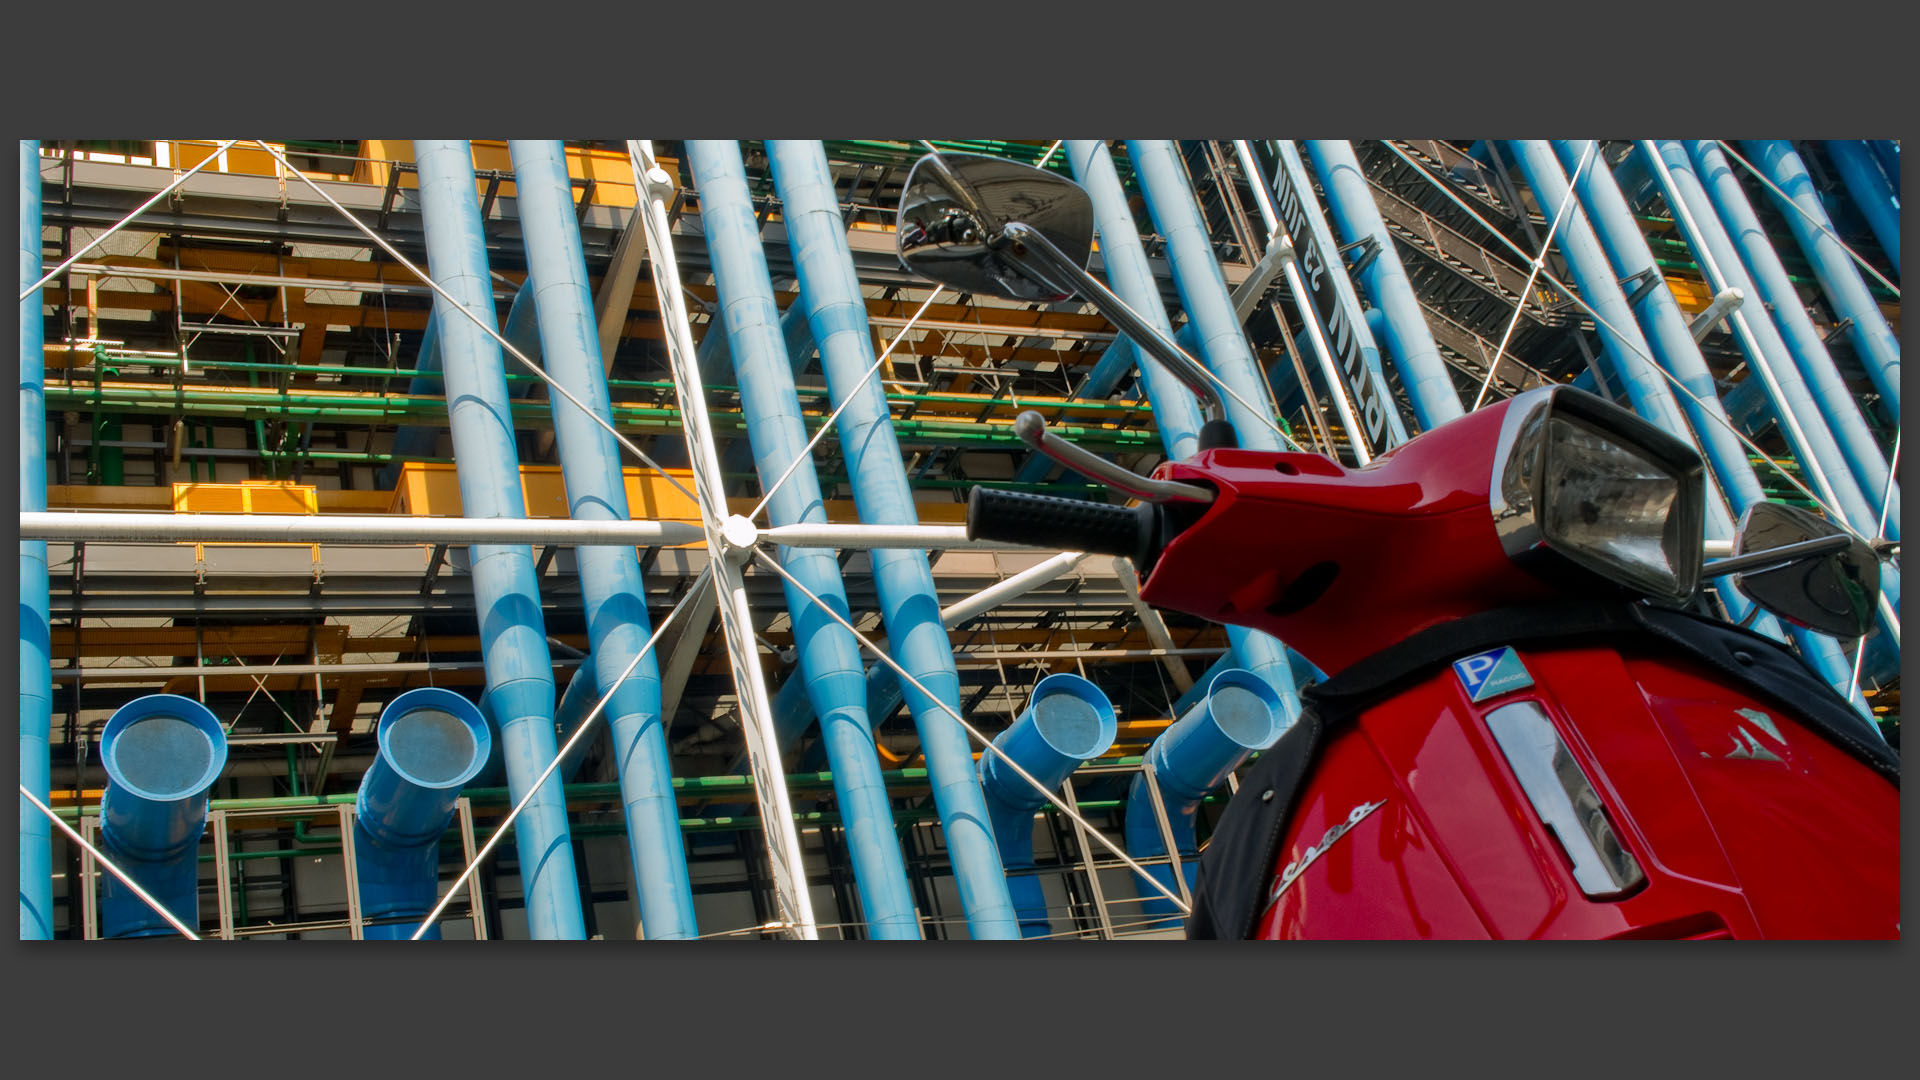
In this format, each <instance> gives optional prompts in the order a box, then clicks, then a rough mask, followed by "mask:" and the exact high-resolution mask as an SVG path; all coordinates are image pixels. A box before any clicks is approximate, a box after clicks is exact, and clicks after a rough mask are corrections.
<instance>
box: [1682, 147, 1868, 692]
mask: <svg viewBox="0 0 1920 1080" xmlns="http://www.w3.org/2000/svg"><path fill="white" fill-rule="evenodd" d="M1654 146H1655V150H1656V152H1657V153H1658V154H1659V155H1660V161H1661V164H1663V165H1665V166H1666V167H1667V174H1668V175H1669V176H1671V177H1672V179H1673V185H1672V190H1667V191H1666V192H1665V194H1666V197H1667V200H1668V201H1669V202H1670V203H1673V204H1676V205H1685V206H1686V208H1687V210H1688V212H1689V213H1690V214H1691V215H1692V218H1693V221H1694V224H1695V225H1696V226H1697V228H1698V230H1699V232H1698V235H1689V236H1688V237H1687V242H1688V244H1690V245H1692V246H1693V247H1694V249H1695V250H1696V251H1698V250H1705V251H1706V252H1707V253H1708V254H1710V255H1711V256H1712V258H1713V261H1714V263H1715V264H1716V265H1717V266H1718V267H1719V268H1720V272H1721V274H1722V276H1724V277H1725V278H1726V284H1728V285H1730V286H1732V287H1733V288H1736V289H1739V290H1740V291H1741V292H1743V293H1745V294H1746V295H1747V296H1750V297H1753V296H1758V295H1760V292H1759V289H1757V288H1756V287H1755V285H1754V283H1753V279H1752V278H1751V277H1749V276H1748V274H1747V271H1746V268H1745V267H1744V266H1743V265H1742V263H1741V260H1740V256H1739V254H1738V252H1736V251H1735V250H1734V247H1733V242H1732V241H1731V240H1730V239H1729V238H1728V237H1727V233H1726V228H1725V226H1724V225H1723V224H1722V223H1721V221H1720V218H1719V215H1718V214H1717V213H1716V212H1715V210H1714V207H1713V204H1712V202H1710V201H1709V200H1708V197H1707V193H1706V191H1705V190H1704V189H1703V188H1702V187H1701V184H1700V180H1699V178H1698V177H1697V176H1696V175H1695V174H1694V169H1693V162H1692V161H1691V159H1690V158H1689V157H1688V156H1687V151H1686V147H1685V145H1683V144H1682V143H1680V142H1679V141H1678V140H1674V139H1665V140H1658V141H1656V142H1655V144H1654ZM1656 172H1657V170H1656ZM1675 216H1676V217H1678V215H1677V214H1676V215H1675ZM1743 314H1745V313H1744V312H1743ZM1762 314H1764V312H1756V313H1753V314H1752V315H1749V316H1748V317H1747V318H1746V323H1747V326H1748V328H1749V329H1751V330H1752V331H1753V339H1754V343H1755V345H1756V346H1757V347H1758V348H1759V350H1760V354H1761V355H1760V356H1759V357H1758V358H1757V360H1758V361H1759V362H1762V363H1765V364H1766V366H1767V369H1768V370H1769V371H1770V372H1772V374H1773V377H1774V381H1775V382H1776V383H1778V384H1779V388H1780V395H1781V397H1782V398H1784V399H1785V400H1779V401H1775V402H1774V403H1773V406H1774V410H1775V412H1776V413H1780V412H1784V411H1790V412H1791V413H1792V414H1793V415H1794V416H1795V417H1798V418H1800V424H1799V429H1800V432H1801V434H1802V435H1803V436H1804V438H1795V437H1794V436H1793V433H1792V431H1791V430H1789V429H1786V428H1785V426H1784V425H1783V430H1782V434H1783V435H1785V436H1787V438H1788V444H1789V445H1790V446H1792V448H1793V453H1794V456H1795V457H1796V458H1798V459H1799V460H1800V461H1801V462H1803V463H1808V462H1811V463H1813V464H1814V465H1816V466H1817V467H1818V468H1819V469H1820V471H1821V472H1822V473H1823V474H1824V475H1825V476H1826V478H1827V481H1828V483H1829V484H1830V485H1831V486H1832V488H1833V491H1834V495H1835V497H1836V498H1837V500H1838V502H1839V505H1838V506H1837V507H1836V509H1837V510H1838V511H1839V512H1840V513H1841V514H1842V515H1844V516H1845V517H1846V519H1847V521H1848V522H1849V523H1851V524H1853V526H1854V527H1855V528H1856V529H1859V530H1861V531H1862V532H1866V533H1870V532H1871V530H1872V529H1873V526H1874V523H1875V521H1876V520H1877V518H1878V513H1879V507H1878V505H1877V504H1874V503H1870V502H1869V500H1868V499H1867V498H1866V497H1865V496H1864V495H1863V494H1862V493H1861V491H1860V488H1859V485H1858V484H1857V483H1856V482H1855V481H1854V479H1853V474H1852V473H1851V471H1849V470H1848V468H1847V464H1846V459H1845V457H1844V456H1843V455H1842V454H1841V453H1840V448H1839V446H1838V444H1837V443H1836V441H1835V439H1834V437H1833V433H1832V432H1830V431H1829V430H1828V429H1827V426H1826V425H1825V424H1824V423H1819V422H1818V420H1819V418H1820V410H1819V407H1818V406H1817V405H1816V404H1815V403H1814V401H1813V398H1812V394H1811V393H1810V392H1809V390H1808V389H1807V384H1806V382H1805V380H1804V379H1802V378H1801V376H1800V370H1799V367H1798V366H1797V365H1796V364H1795V363H1794V362H1793V358H1792V355H1791V354H1790V353H1789V352H1788V351H1787V347H1786V343H1785V342H1784V341H1782V340H1781V338H1780V333H1779V331H1778V329H1776V328H1775V326H1774V321H1773V319H1772V318H1770V317H1769V318H1762V317H1760V316H1761V315H1762ZM1767 393H1768V396H1769V397H1771V396H1772V394H1773V391H1772V390H1771V389H1769V390H1768V391H1767ZM1809 486H1810V487H1811V486H1812V485H1809ZM1816 490H1817V489H1816ZM1880 591H1881V593H1882V594H1883V595H1884V596H1886V598H1887V600H1888V601H1889V602H1890V603H1891V604H1892V605H1893V609H1894V610H1895V611H1898V610H1899V609H1900V575H1899V572H1898V571H1897V570H1895V569H1894V568H1893V567H1892V566H1891V565H1886V566H1883V567H1882V568H1881V573H1880ZM1882 623H1883V625H1884V620H1882ZM1898 665H1899V656H1898V650H1897V649H1894V648H1891V647H1889V646H1888V644H1887V642H1886V638H1885V635H1882V636H1881V637H1880V638H1879V639H1869V640H1868V642H1867V657H1866V661H1865V663H1864V664H1863V665H1862V673H1863V676H1868V677H1874V678H1878V679H1886V678H1889V677H1891V675H1892V673H1893V672H1894V671H1896V670H1897V669H1898ZM1854 706H1855V708H1861V707H1863V703H1862V702H1860V701H1858V700H1856V701H1855V703H1854Z"/></svg>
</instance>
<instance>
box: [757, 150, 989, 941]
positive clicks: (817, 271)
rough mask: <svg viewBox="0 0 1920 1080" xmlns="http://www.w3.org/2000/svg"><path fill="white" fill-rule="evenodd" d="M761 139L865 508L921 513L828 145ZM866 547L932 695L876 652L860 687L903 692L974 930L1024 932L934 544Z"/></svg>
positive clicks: (886, 697)
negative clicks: (998, 843) (969, 721)
mask: <svg viewBox="0 0 1920 1080" xmlns="http://www.w3.org/2000/svg"><path fill="white" fill-rule="evenodd" d="M765 149H766V152H767V157H768V162H769V165H770V167H771V171H772V173H773V181H774V188H775V191H776V192H778V194H779V196H780V200H781V205H782V207H783V211H784V214H785V221H786V227H787V241H788V244H789V245H790V246H791V248H792V253H793V261H794V266H795V269H796V272H797V274H798V277H799V279H800V299H799V301H798V302H797V303H796V304H795V305H794V306H795V307H801V308H804V310H805V312H806V316H807V319H808V324H809V327H810V329H811V336H812V339H813V341H814V343H815V345H816V346H817V347H818V348H819V350H820V368H821V371H822V372H823V373H824V374H825V376H826V380H827V389H828V393H829V396H830V399H831V401H832V404H833V406H834V408H836V409H843V410H844V411H842V412H841V413H840V419H839V421H838V430H837V431H836V435H837V437H838V438H839V440H840V448H841V456H842V458H843V459H844V460H845V461H846V464H847V477H848V481H849V484H850V486H851V487H852V489H853V499H854V505H855V506H856V507H857V508H858V510H859V514H860V520H861V521H863V522H866V523H868V524H875V525H911V524H918V522H919V520H920V518H919V511H918V509H917V508H916V505H915V502H914V497H913V490H912V488H911V487H910V486H909V485H908V483H907V477H906V473H905V472H904V471H903V470H902V469H901V467H900V461H901V454H900V445H899V441H898V439H897V438H896V436H895V434H894V430H893V420H892V416H891V414H890V413H889V412H888V409H887V402H886V395H885V393H884V392H883V389H882V387H881V385H880V383H879V380H878V379H877V378H874V379H868V380H866V382H865V384H864V385H861V380H862V378H863V377H864V376H865V375H866V373H867V371H868V370H869V369H870V368H872V367H873V365H874V362H875V357H874V353H873V344H872V341H873V339H872V336H871V334H870V332H869V329H868V324H867V308H866V302H865V299H864V296H863V294H862V292H861V290H860V283H859V279H858V277H857V276H856V275H855V273H854V269H853V255H852V252H851V250H850V249H849V248H848V245H847V236H846V225H845V222H844V221H843V219H842V218H841V216H840V207H839V202H838V198H837V197H836V195H835V192H834V179H833V174H832V172H831V171H830V170H829V169H828V167H827V157H826V151H825V149H824V148H823V147H822V146H821V144H820V143H819V142H816V141H788V140H777V139H776V140H769V141H768V142H767V143H766V144H765ZM868 558H869V561H870V562H871V564H872V572H873V581H874V590H875V592H876V593H877V594H878V599H879V602H880V614H881V619H882V621H883V624H884V625H885V626H886V629H887V649H888V651H889V653H890V654H891V656H892V658H893V660H894V662H895V663H897V664H899V665H900V666H901V667H902V668H904V669H905V670H906V671H907V672H908V673H909V674H910V675H912V676H913V678H914V679H916V680H918V681H919V682H920V683H921V684H922V685H923V686H925V687H927V688H928V689H929V690H931V691H932V692H933V695H934V697H933V698H929V697H928V696H926V695H923V694H921V693H920V692H919V691H917V690H911V689H906V690H905V691H904V693H903V688H902V687H901V685H900V680H899V679H898V677H897V676H896V675H895V674H894V672H893V670H892V669H891V668H888V667H886V666H884V665H881V664H875V665H874V666H873V668H872V670H870V671H869V672H868V673H867V677H866V680H865V683H864V686H863V688H862V694H863V696H862V698H861V699H860V700H861V701H862V703H863V705H864V706H865V708H864V711H865V714H866V716H867V718H868V720H869V722H870V723H872V724H876V725H877V724H878V723H879V721H881V720H883V719H884V718H885V717H886V716H887V715H889V714H890V713H892V711H893V710H894V708H895V707H896V705H897V703H898V702H899V701H900V700H901V698H902V697H904V699H905V701H906V704H907V707H908V710H909V711H910V712H911V713H912V715H913V721H914V726H915V728H916V730H917V731H918V733H919V736H920V749H921V752H922V753H923V754H924V755H925V757H926V762H927V773H928V779H929V781H930V782H931V784H932V786H933V792H934V802H935V806H936V808H937V810H938V812H939V815H940V821H941V828H942V830H943V832H944V834H945V838H946V842H947V847H948V851H949V853H950V855H951V858H952V862H953V867H954V877H955V878H956V880H957V882H958V884H959V886H960V892H961V900H962V904H963V906H964V908H965V910H966V912H967V919H968V926H969V932H970V933H971V934H972V935H973V936H974V937H1015V936H1018V935H1019V930H1018V927H1017V919H1016V918H1015V916H1014V913H1013V904H1012V901H1011V899H1010V898H1009V896H1008V892H1007V881H1006V877H1005V874H1004V868H1003V867H1002V865H1001V862H1000V858H999V854H998V851H997V849H996V848H995V846H994V842H993V837H992V833H991V830H990V828H983V827H982V826H983V824H984V822H985V814H986V806H987V804H986V801H985V796H984V795H983V794H982V792H981V789H980V784H979V780H978V778H977V776H976V774H975V771H974V765H973V755H972V746H971V744H970V743H969V742H968V738H967V734H966V732H965V731H964V730H963V729H962V728H961V727H960V725H959V723H958V722H956V721H955V720H954V719H953V716H950V715H948V713H947V712H946V710H947V709H951V710H953V713H954V714H955V715H957V714H958V713H959V711H960V676H959V672H958V671H957V670H956V669H955V667H954V663H953V649H952V645H951V643H950V641H949V638H948V636H947V629H946V626H945V625H944V624H943V623H942V622H941V619H940V601H939V594H938V592H937V591H936V589H935V586H934V581H933V572H932V569H931V568H930V567H929V565H928V561H927V555H926V552H924V551H909V550H900V549H891V550H889V549H875V550H873V551H870V552H868ZM935 699H937V701H936V700H935ZM942 706H944V708H943V707H942ZM876 709H877V710H879V711H876Z"/></svg>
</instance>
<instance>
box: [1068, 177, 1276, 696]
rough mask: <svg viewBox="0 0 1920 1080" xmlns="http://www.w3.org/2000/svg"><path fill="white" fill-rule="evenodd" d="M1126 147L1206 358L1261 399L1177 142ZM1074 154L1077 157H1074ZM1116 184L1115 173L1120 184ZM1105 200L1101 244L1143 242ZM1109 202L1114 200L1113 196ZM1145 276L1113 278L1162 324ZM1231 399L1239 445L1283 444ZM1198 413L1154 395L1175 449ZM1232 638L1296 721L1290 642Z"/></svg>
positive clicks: (1234, 632)
mask: <svg viewBox="0 0 1920 1080" xmlns="http://www.w3.org/2000/svg"><path fill="white" fill-rule="evenodd" d="M1127 154H1128V156H1129V157H1131V158H1132V159H1133V164H1134V168H1135V170H1136V171H1137V173H1138V176H1139V180H1140V190H1141V192H1142V193H1143V194H1145V196H1146V199H1147V212H1148V213H1149V214H1150V215H1151V216H1152V218H1153V225H1154V228H1155V229H1156V230H1157V231H1158V232H1159V233H1160V235H1161V236H1164V237H1166V241H1167V257H1168V259H1169V261H1170V262H1171V263H1172V266H1173V280H1174V285H1175V286H1176V287H1177V288H1178V290H1179V293H1180V305H1181V306H1182V307H1183V308H1185V309H1186V311H1187V318H1188V319H1189V320H1190V322H1191V324H1192V325H1193V326H1194V328H1195V330H1194V333H1195V336H1196V337H1197V338H1198V339H1199V341H1200V346H1201V357H1200V358H1201V360H1202V361H1203V362H1205V364H1206V365H1207V367H1208V368H1210V369H1211V370H1212V371H1213V373H1214V374H1215V375H1217V376H1219V377H1220V379H1221V380H1222V381H1224V382H1225V383H1226V384H1227V385H1229V386H1231V387H1233V389H1234V391H1235V392H1236V393H1238V394H1239V395H1240V396H1241V397H1242V398H1244V399H1246V401H1247V402H1248V403H1249V404H1253V405H1258V404H1259V403H1260V402H1262V401H1264V400H1266V393H1265V391H1264V389H1263V388H1262V387H1261V386H1260V373H1259V370H1258V369H1257V367H1256V366H1255V363H1254V358H1253V350H1252V348H1251V347H1250V346H1248V344H1247V338H1246V334H1245V333H1244V331H1242V329H1241V327H1240V318H1239V316H1238V315H1237V314H1235V313H1234V310H1233V301H1232V299H1231V297H1230V296H1229V294H1228V292H1227V282H1226V278H1225V277H1223V276H1222V275H1221V273H1220V264H1219V262H1217V261H1216V260H1215V259H1214V256H1213V248H1212V245H1211V244H1210V243H1209V242H1208V240H1207V230H1206V223H1205V222H1204V221H1202V220H1201V219H1200V209H1199V206H1198V204H1196V203H1195V202H1194V198H1193V190H1192V188H1190V187H1189V186H1188V185H1187V179H1186V174H1185V172H1184V171H1183V170H1182V168H1181V165H1180V157H1179V154H1178V153H1177V152H1176V151H1175V150H1174V148H1173V144H1172V143H1169V142H1166V141H1164V140H1157V141H1147V142H1138V141H1134V142H1128V143H1127ZM1068 160H1069V162H1070V163H1071V161H1072V160H1073V159H1071V158H1069V159H1068ZM1095 183H1096V185H1099V184H1100V181H1099V180H1098V179H1097V178H1096V180H1095ZM1117 184H1118V181H1117V179H1116V180H1115V186H1117ZM1100 186H1104V185H1100ZM1100 205H1101V204H1100V203H1098V202H1096V203H1095V213H1096V221H1097V222H1098V223H1099V224H1100V225H1102V226H1105V227H1104V228H1103V229H1102V231H1101V233H1100V238H1101V241H1102V243H1103V245H1111V246H1115V247H1120V246H1125V245H1126V244H1127V242H1128V241H1127V236H1128V235H1131V236H1132V237H1133V240H1132V242H1133V243H1134V244H1136V245H1137V244H1139V242H1140V237H1139V233H1138V232H1137V231H1135V230H1134V228H1133V225H1132V220H1133V219H1132V216H1131V215H1129V216H1128V217H1127V219H1126V223H1125V224H1124V225H1123V224H1122V223H1121V222H1120V221H1119V220H1118V219H1117V217H1113V216H1106V215H1100V213H1099V207H1100ZM1108 205H1109V207H1110V208H1111V197H1110V196H1109V199H1108ZM1122 205H1124V203H1123V204H1122ZM1111 258H1112V256H1111V255H1109V259H1111ZM1109 265H1111V263H1110V264H1109ZM1142 265H1144V262H1143V264H1142ZM1143 284H1145V285H1148V286H1151V282H1150V281H1149V282H1145V283H1142V282H1140V281H1139V280H1135V279H1129V278H1122V279H1120V280H1116V281H1114V282H1113V283H1112V288H1113V290H1114V292H1115V293H1117V294H1118V295H1119V296H1120V298H1121V299H1122V300H1125V301H1126V302H1127V303H1128V304H1129V305H1131V306H1132V307H1133V309H1134V310H1135V311H1138V312H1140V313H1141V315H1142V317H1144V318H1153V317H1154V314H1155V313H1156V312H1157V313H1158V314H1159V320H1158V322H1157V325H1159V326H1160V327H1161V328H1162V329H1164V328H1165V325H1166V323H1165V319H1166V312H1165V309H1164V308H1163V306H1162V305H1161V303H1160V294H1159V292H1158V291H1157V290H1152V291H1149V290H1148V289H1146V288H1142V287H1141V286H1142V285H1143ZM1182 390H1183V391H1184V388H1182ZM1222 396H1223V397H1224V395H1222ZM1227 400H1228V402H1229V404H1228V406H1227V410H1226V413H1227V416H1228V417H1229V418H1231V419H1232V421H1233V426H1234V431H1235V433H1236V434H1237V435H1238V436H1239V441H1240V445H1241V446H1243V447H1246V448H1247V449H1250V450H1280V449H1283V446H1282V444H1281V442H1280V438H1279V436H1278V435H1276V434H1275V433H1274V431H1273V428H1272V427H1270V426H1268V424H1266V423H1265V422H1263V419H1262V418H1261V417H1260V416H1258V415H1257V414H1255V413H1253V412H1251V411H1250V410H1248V409H1247V408H1246V407H1245V406H1242V405H1241V404H1240V403H1238V402H1234V401H1232V399H1230V398H1229V399H1227ZM1198 416H1199V412H1198V409H1197V407H1196V409H1195V410H1194V411H1193V412H1192V413H1185V414H1184V415H1183V412H1177V411H1174V410H1171V409H1169V410H1166V411H1162V410H1161V408H1160V407H1159V403H1158V402H1156V403H1155V407H1154V419H1155V421H1156V422H1157V423H1158V425H1159V427H1160V437H1161V439H1162V441H1164V442H1165V443H1166V445H1167V453H1168V456H1169V457H1173V458H1176V459H1177V458H1178V457H1179V455H1177V454H1175V452H1174V450H1175V447H1177V446H1180V445H1183V444H1182V443H1181V442H1180V441H1179V440H1181V439H1182V438H1183V437H1184V436H1186V435H1188V433H1189V432H1191V431H1193V429H1191V428H1188V429H1182V428H1181V427H1179V426H1178V425H1179V424H1180V423H1182V422H1187V421H1191V420H1193V419H1197V418H1198ZM1196 437H1197V436H1196ZM1227 640H1228V641H1229V642H1230V643H1231V644H1232V645H1233V653H1234V656H1235V657H1237V658H1238V659H1239V661H1240V665H1241V666H1242V667H1244V668H1246V669H1247V670H1249V671H1252V672H1253V673H1254V674H1256V675H1259V676H1260V677H1261V678H1263V679H1266V680H1267V681H1268V684H1269V685H1270V686H1272V687H1273V689H1274V692H1275V693H1277V694H1279V695H1280V700H1281V702H1282V705H1283V710H1284V712H1285V713H1286V715H1287V717H1288V718H1289V722H1291V718H1292V717H1294V716H1298V715H1299V713H1300V702H1299V698H1298V697H1297V695H1296V693H1295V690H1294V680H1293V669H1292V664H1291V663H1290V662H1289V661H1288V659H1287V649H1286V646H1284V645H1282V644H1281V643H1280V641H1279V639H1278V638H1275V637H1273V636H1272V635H1270V634H1265V633H1262V632H1260V631H1258V630H1249V629H1247V628H1246V627H1243V626H1229V627H1227Z"/></svg>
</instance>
